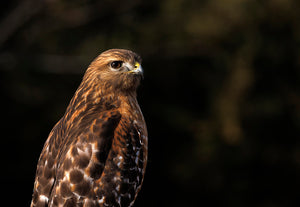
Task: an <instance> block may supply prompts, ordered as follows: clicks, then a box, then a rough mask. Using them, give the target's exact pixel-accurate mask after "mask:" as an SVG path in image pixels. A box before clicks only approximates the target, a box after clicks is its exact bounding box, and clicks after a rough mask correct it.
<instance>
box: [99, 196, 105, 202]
mask: <svg viewBox="0 0 300 207" xmlns="http://www.w3.org/2000/svg"><path fill="white" fill-rule="evenodd" d="M104 202H105V197H104V196H102V198H101V199H99V200H98V203H99V204H102V203H104Z"/></svg>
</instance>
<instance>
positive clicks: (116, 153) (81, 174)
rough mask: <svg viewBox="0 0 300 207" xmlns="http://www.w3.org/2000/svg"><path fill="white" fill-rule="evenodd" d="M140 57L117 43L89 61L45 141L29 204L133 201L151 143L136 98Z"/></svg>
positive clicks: (34, 206) (89, 206) (122, 203)
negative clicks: (64, 110)
mask: <svg viewBox="0 0 300 207" xmlns="http://www.w3.org/2000/svg"><path fill="white" fill-rule="evenodd" d="M114 61H119V62H121V63H122V65H121V67H120V68H113V66H114V65H112V62H114ZM140 63H141V59H140V57H139V56H138V55H137V54H135V53H133V52H131V51H128V50H121V49H113V50H108V51H105V52H103V53H102V54H100V55H99V56H98V57H97V58H96V59H95V60H94V61H93V62H92V63H91V64H90V66H89V68H88V69H87V71H86V73H85V75H84V77H83V80H82V83H81V84H80V86H79V88H78V89H77V91H76V92H75V95H74V97H73V98H72V100H71V101H70V104H69V106H68V107H67V110H66V112H65V114H64V116H63V117H62V118H61V119H60V121H59V122H58V123H57V124H56V125H55V126H54V128H53V129H52V131H51V132H50V134H49V137H48V139H47V141H46V143H45V145H44V148H43V150H42V153H41V155H40V158H39V161H38V165H37V171H36V178H35V183H34V190H33V197H32V202H31V207H40V206H53V207H54V206H70V207H71V206H72V207H74V206H83V207H92V206H99V207H100V206H122V207H124V206H132V205H133V203H134V201H135V199H136V196H137V194H138V192H139V190H140V188H141V185H142V182H143V179H144V173H145V168H146V164H147V144H148V143H147V142H148V141H147V136H148V135H147V129H146V124H145V121H144V118H143V115H142V112H141V110H140V107H139V105H138V103H137V100H136V89H137V87H138V85H139V82H140V80H141V75H142V74H141V73H142V71H141V68H139V65H140Z"/></svg>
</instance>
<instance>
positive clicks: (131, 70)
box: [128, 62, 143, 76]
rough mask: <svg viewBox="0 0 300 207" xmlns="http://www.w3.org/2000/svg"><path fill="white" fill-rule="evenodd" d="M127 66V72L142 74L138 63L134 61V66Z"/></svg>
mask: <svg viewBox="0 0 300 207" xmlns="http://www.w3.org/2000/svg"><path fill="white" fill-rule="evenodd" d="M128 68H129V71H128V73H134V74H140V75H142V76H143V68H142V66H141V65H140V63H138V62H135V64H134V67H132V66H131V67H128Z"/></svg>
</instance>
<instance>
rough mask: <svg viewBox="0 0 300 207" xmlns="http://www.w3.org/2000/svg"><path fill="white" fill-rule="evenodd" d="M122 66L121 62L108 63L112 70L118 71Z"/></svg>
mask: <svg viewBox="0 0 300 207" xmlns="http://www.w3.org/2000/svg"><path fill="white" fill-rule="evenodd" d="M122 65H123V61H113V62H111V63H110V67H112V68H113V69H119V68H120V67H122Z"/></svg>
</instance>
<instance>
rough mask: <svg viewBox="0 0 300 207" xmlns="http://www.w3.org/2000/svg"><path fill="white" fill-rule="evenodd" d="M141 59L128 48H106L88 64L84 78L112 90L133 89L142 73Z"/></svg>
mask: <svg viewBox="0 0 300 207" xmlns="http://www.w3.org/2000/svg"><path fill="white" fill-rule="evenodd" d="M141 61H142V60H141V58H140V56H139V55H137V54H136V53H134V52H132V51H130V50H124V49H111V50H107V51H105V52H103V53H101V54H100V55H99V56H98V57H97V58H96V59H95V60H94V61H93V62H92V63H91V64H90V66H89V68H88V69H87V72H86V75H85V78H84V79H87V80H88V81H93V82H94V83H93V84H100V85H101V87H104V88H106V89H113V90H114V91H120V90H121V91H131V90H132V91H135V90H136V88H137V86H138V85H139V83H140V80H141V77H142V75H143V71H142V67H141Z"/></svg>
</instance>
